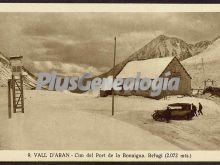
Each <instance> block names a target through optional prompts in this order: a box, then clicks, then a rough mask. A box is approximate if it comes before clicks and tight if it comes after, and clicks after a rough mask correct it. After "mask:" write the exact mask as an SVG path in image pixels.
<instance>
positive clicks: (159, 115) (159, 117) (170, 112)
mask: <svg viewBox="0 0 220 165" xmlns="http://www.w3.org/2000/svg"><path fill="white" fill-rule="evenodd" d="M152 117H153V119H154V120H156V121H169V120H191V119H192V118H193V117H194V113H193V111H192V110H191V104H189V103H174V104H169V105H168V106H167V108H166V109H164V110H156V111H154V113H153V115H152Z"/></svg>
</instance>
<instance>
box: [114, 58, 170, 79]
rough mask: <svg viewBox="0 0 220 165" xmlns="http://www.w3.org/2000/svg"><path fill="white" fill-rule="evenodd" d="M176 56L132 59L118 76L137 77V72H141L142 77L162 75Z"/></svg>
mask: <svg viewBox="0 0 220 165" xmlns="http://www.w3.org/2000/svg"><path fill="white" fill-rule="evenodd" d="M173 58H174V57H164V58H154V59H148V60H140V61H131V62H129V63H127V64H126V65H125V67H124V68H123V69H122V71H121V72H120V73H119V74H118V75H117V77H118V78H128V77H135V76H136V74H137V72H141V78H143V77H148V78H156V77H159V76H160V75H161V73H162V72H163V71H164V69H165V68H166V67H167V65H168V64H169V63H170V62H171V61H172V60H173Z"/></svg>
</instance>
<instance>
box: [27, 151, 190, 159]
mask: <svg viewBox="0 0 220 165" xmlns="http://www.w3.org/2000/svg"><path fill="white" fill-rule="evenodd" d="M28 157H29V158H71V157H72V158H79V159H84V158H85V159H86V158H103V159H109V158H114V159H117V158H118V159H123V158H124V159H128V158H129V159H145V160H150V159H177V158H180V159H191V158H192V155H191V153H187V152H184V153H175V152H163V153H162V152H161V153H155V152H145V153H135V152H134V153H126V152H107V153H102V152H87V153H79V152H49V153H47V152H41V153H40V152H39V153H37V152H36V153H28Z"/></svg>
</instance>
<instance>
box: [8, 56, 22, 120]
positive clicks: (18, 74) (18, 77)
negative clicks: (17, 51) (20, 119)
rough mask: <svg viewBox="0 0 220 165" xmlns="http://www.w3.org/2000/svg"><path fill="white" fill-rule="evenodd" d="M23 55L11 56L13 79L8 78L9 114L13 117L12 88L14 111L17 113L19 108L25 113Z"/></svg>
mask: <svg viewBox="0 0 220 165" xmlns="http://www.w3.org/2000/svg"><path fill="white" fill-rule="evenodd" d="M22 59H23V57H22V56H18V57H10V63H11V67H12V79H9V80H8V116H9V118H11V89H12V101H13V113H17V112H18V111H17V110H18V109H21V111H20V112H22V113H24V90H23V74H22V67H23V62H22Z"/></svg>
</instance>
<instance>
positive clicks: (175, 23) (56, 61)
mask: <svg viewBox="0 0 220 165" xmlns="http://www.w3.org/2000/svg"><path fill="white" fill-rule="evenodd" d="M160 34H164V35H167V36H175V37H179V38H181V39H183V40H185V41H187V42H188V43H195V42H197V41H201V40H212V39H214V38H215V37H216V36H218V35H220V13H0V51H1V52H3V53H4V54H5V55H7V56H17V55H22V56H24V65H25V66H26V67H27V68H28V69H30V70H31V71H32V72H34V73H38V72H39V71H52V70H57V71H58V72H59V73H61V74H69V75H73V74H81V73H83V72H84V71H91V72H92V73H93V74H99V73H102V72H104V71H106V70H108V69H110V68H111V66H112V63H113V62H112V57H113V46H114V37H115V36H117V61H116V63H117V62H119V61H122V60H123V59H125V58H126V57H128V56H129V55H131V54H132V53H133V52H134V51H136V50H138V49H139V48H141V47H143V46H144V45H145V44H147V43H148V42H149V41H151V40H152V39H153V38H155V37H157V36H158V35H160Z"/></svg>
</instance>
